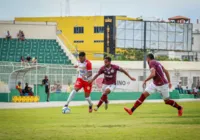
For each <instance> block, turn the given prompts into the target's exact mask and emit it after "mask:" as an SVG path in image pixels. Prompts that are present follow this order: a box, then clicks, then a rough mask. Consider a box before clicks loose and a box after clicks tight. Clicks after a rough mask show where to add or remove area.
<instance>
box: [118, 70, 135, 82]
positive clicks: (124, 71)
mask: <svg viewBox="0 0 200 140" xmlns="http://www.w3.org/2000/svg"><path fill="white" fill-rule="evenodd" d="M119 71H120V72H122V73H124V74H125V75H126V76H128V78H130V79H131V80H133V81H135V80H136V79H135V78H134V77H131V76H130V74H129V73H128V72H127V71H126V70H124V69H123V68H119Z"/></svg>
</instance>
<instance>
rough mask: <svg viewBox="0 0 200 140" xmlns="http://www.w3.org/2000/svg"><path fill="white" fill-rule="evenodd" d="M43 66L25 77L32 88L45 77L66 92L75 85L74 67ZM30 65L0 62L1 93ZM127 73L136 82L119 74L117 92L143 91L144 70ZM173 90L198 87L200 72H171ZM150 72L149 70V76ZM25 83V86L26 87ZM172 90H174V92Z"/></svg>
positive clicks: (97, 85)
mask: <svg viewBox="0 0 200 140" xmlns="http://www.w3.org/2000/svg"><path fill="white" fill-rule="evenodd" d="M38 65H40V66H43V67H42V68H40V69H38V71H37V72H36V70H32V71H30V72H28V73H26V75H25V79H24V83H29V85H30V86H33V85H34V84H41V82H42V79H43V78H44V76H45V75H47V76H48V77H49V80H50V82H51V85H52V86H54V85H61V86H62V89H61V90H62V91H63V92H66V87H67V86H71V87H73V84H74V83H75V80H76V77H77V73H78V71H77V70H76V69H74V68H73V66H67V65H56V64H51V65H49V64H38ZM30 66H31V65H30V64H27V65H26V66H24V65H22V64H21V63H14V62H0V92H3V93H5V92H9V91H8V82H9V76H10V74H11V73H12V72H13V71H15V70H19V69H23V68H26V67H30ZM98 69H99V68H94V69H93V75H94V74H96V73H97V71H98ZM127 71H128V72H129V73H130V74H131V75H132V76H133V77H135V78H136V79H137V80H136V81H131V80H130V79H129V78H128V77H127V76H125V75H124V74H123V73H120V72H118V75H117V88H116V90H115V91H123V92H132V91H143V88H142V82H143V69H127ZM169 73H170V77H171V82H172V85H173V89H175V87H176V86H177V84H178V82H179V80H181V81H182V86H183V89H186V86H188V88H189V89H193V88H194V87H197V86H198V84H200V83H198V82H199V81H200V76H199V75H200V71H199V70H177V69H174V70H169ZM148 74H149V70H147V75H148ZM102 79H103V75H101V76H99V77H98V78H97V80H96V81H95V82H94V84H93V91H101V86H102ZM24 83H23V85H24ZM173 89H172V90H173Z"/></svg>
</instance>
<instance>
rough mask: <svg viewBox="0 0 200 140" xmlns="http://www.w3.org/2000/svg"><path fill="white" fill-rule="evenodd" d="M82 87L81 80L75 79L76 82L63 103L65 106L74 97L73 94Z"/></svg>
mask: <svg viewBox="0 0 200 140" xmlns="http://www.w3.org/2000/svg"><path fill="white" fill-rule="evenodd" d="M81 88H82V81H81V80H80V79H77V80H76V83H75V85H74V89H73V90H72V91H71V93H70V94H69V96H68V99H67V103H66V104H65V107H68V105H69V103H70V102H71V101H72V99H73V98H74V95H75V94H76V93H77V92H78V91H79V90H80V89H81Z"/></svg>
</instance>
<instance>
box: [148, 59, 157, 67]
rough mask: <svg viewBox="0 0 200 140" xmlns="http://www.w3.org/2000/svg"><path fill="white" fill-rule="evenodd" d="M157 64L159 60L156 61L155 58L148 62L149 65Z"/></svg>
mask: <svg viewBox="0 0 200 140" xmlns="http://www.w3.org/2000/svg"><path fill="white" fill-rule="evenodd" d="M157 64H159V62H158V61H156V60H151V61H150V63H149V65H150V66H151V65H157Z"/></svg>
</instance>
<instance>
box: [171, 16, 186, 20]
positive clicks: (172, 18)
mask: <svg viewBox="0 0 200 140" xmlns="http://www.w3.org/2000/svg"><path fill="white" fill-rule="evenodd" d="M178 19H185V20H190V18H187V17H184V16H175V17H170V18H168V20H178Z"/></svg>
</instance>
